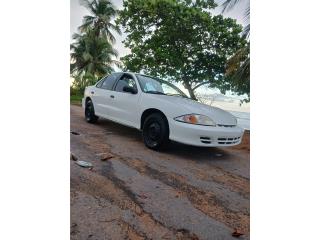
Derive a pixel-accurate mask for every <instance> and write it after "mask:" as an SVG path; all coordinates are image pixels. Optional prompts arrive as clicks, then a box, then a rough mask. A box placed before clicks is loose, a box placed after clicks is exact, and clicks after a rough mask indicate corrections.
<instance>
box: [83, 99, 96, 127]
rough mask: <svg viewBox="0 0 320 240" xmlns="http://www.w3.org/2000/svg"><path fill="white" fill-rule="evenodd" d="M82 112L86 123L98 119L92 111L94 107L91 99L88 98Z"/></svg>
mask: <svg viewBox="0 0 320 240" xmlns="http://www.w3.org/2000/svg"><path fill="white" fill-rule="evenodd" d="M84 114H85V117H86V121H87V122H88V123H95V122H97V121H98V117H97V116H96V115H95V113H94V107H93V103H92V101H91V100H88V101H87V102H86V108H85V111H84Z"/></svg>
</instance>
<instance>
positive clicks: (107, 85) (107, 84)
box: [97, 73, 120, 90]
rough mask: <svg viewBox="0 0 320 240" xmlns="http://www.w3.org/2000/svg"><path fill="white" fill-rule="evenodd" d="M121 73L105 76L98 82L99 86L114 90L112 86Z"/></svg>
mask: <svg viewBox="0 0 320 240" xmlns="http://www.w3.org/2000/svg"><path fill="white" fill-rule="evenodd" d="M119 75H120V73H113V74H111V75H109V76H107V77H105V78H104V79H103V80H102V81H101V82H99V83H98V84H97V87H98V88H103V89H106V90H112V87H113V85H114V83H115V81H116V80H117V78H118V76H119Z"/></svg>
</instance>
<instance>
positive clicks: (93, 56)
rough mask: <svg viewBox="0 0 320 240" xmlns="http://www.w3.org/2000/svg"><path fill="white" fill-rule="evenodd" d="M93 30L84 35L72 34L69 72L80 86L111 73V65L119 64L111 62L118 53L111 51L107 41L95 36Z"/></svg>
mask: <svg viewBox="0 0 320 240" xmlns="http://www.w3.org/2000/svg"><path fill="white" fill-rule="evenodd" d="M95 33H96V32H95V31H94V30H88V32H86V33H84V34H74V36H73V39H74V43H72V44H71V46H70V48H71V64H70V68H71V69H70V71H71V74H72V76H73V77H74V79H75V81H76V82H81V84H80V85H81V86H83V85H85V83H87V85H89V84H90V83H93V82H95V81H97V80H98V79H99V78H101V77H102V76H104V75H106V74H108V73H111V72H112V71H113V70H114V69H113V67H112V66H113V65H117V66H119V62H118V61H116V60H113V59H114V58H116V57H117V56H118V53H117V51H116V50H115V49H113V47H112V45H111V44H110V42H109V41H108V39H106V38H104V37H102V36H98V37H97V36H96V34H95Z"/></svg>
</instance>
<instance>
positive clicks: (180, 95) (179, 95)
mask: <svg viewBox="0 0 320 240" xmlns="http://www.w3.org/2000/svg"><path fill="white" fill-rule="evenodd" d="M166 95H168V96H178V97H183V98H188V97H187V96H184V95H182V94H178V93H177V94H166Z"/></svg>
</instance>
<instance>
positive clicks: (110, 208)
mask: <svg viewBox="0 0 320 240" xmlns="http://www.w3.org/2000/svg"><path fill="white" fill-rule="evenodd" d="M71 131H73V133H71V134H70V135H71V136H70V138H71V152H72V153H73V155H74V156H76V157H77V158H78V160H83V161H87V162H90V163H92V165H93V168H91V169H89V168H83V167H80V166H79V165H77V164H76V162H75V161H74V160H70V169H71V239H90V240H92V239H95V240H104V239H112V240H114V239H134V240H135V239H194V240H196V239H217V240H220V239H236V238H235V237H233V236H232V233H233V232H234V229H237V231H238V232H241V233H243V234H244V235H243V236H241V237H240V239H249V214H250V209H249V195H250V192H249V190H250V189H249V183H250V180H249V166H250V162H249V155H250V147H249V145H250V139H249V134H246V135H245V138H244V139H243V142H242V144H241V145H239V146H236V147H230V148H197V147H191V146H187V145H182V144H178V143H172V144H171V145H170V147H169V149H167V150H166V151H165V152H155V151H152V150H149V149H147V148H146V147H145V146H144V144H143V142H142V139H141V133H140V132H139V131H138V130H135V129H131V128H128V127H125V126H122V125H119V124H116V123H112V122H110V121H107V120H103V119H99V121H98V123H97V124H94V125H93V124H88V123H86V122H85V119H84V117H83V110H82V109H81V107H79V106H71ZM101 159H104V160H101Z"/></svg>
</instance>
